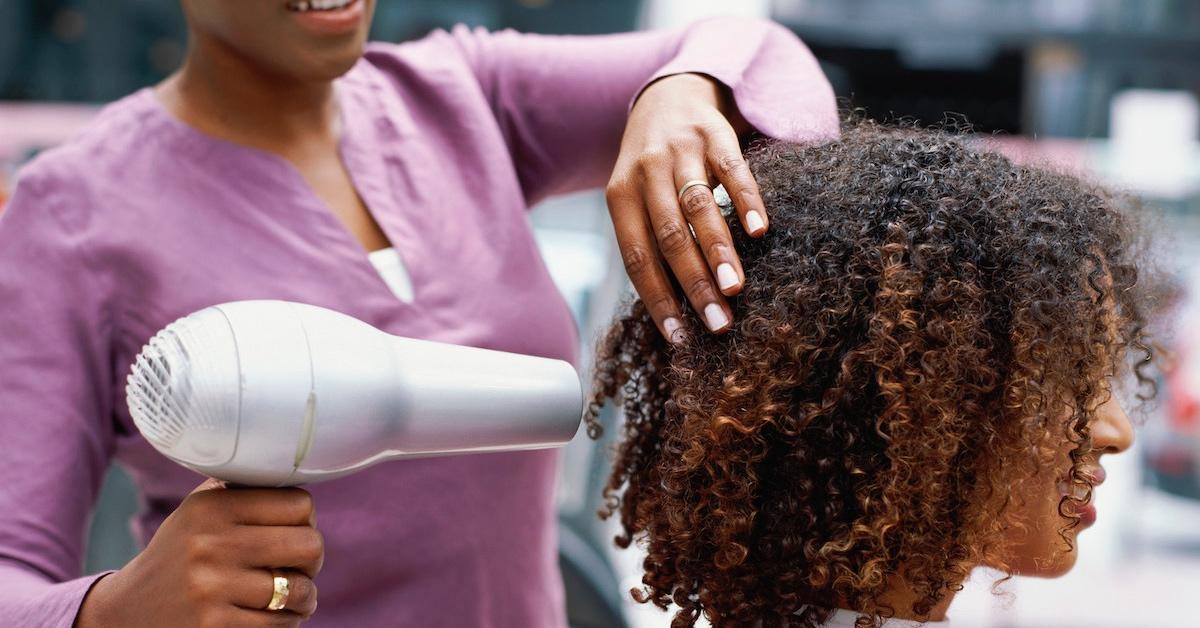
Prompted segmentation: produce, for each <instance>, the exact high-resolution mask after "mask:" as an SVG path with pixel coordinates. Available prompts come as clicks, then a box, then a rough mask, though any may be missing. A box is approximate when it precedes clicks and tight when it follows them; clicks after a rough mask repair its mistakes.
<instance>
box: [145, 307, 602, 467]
mask: <svg viewBox="0 0 1200 628" xmlns="http://www.w3.org/2000/svg"><path fill="white" fill-rule="evenodd" d="M125 392H126V397H127V400H128V402H129V411H130V414H131V415H132V416H133V420H134V422H135V423H136V424H137V427H138V429H139V430H141V432H142V435H143V436H145V438H146V440H148V441H150V443H151V444H152V445H154V447H155V448H157V449H158V450H159V451H160V452H162V453H163V454H164V455H166V456H167V457H168V458H171V459H172V460H174V461H176V462H178V463H180V464H182V465H184V466H186V467H189V468H191V469H194V470H196V471H198V472H200V473H203V474H205V475H208V476H211V477H215V478H218V479H221V480H227V481H230V482H236V483H239V484H247V485H252V486H287V485H293V484H302V483H307V482H316V481H320V480H327V479H331V478H335V477H338V476H342V475H346V474H348V473H352V472H354V471H358V470H360V469H363V468H366V467H368V466H370V465H373V464H375V463H378V462H383V461H385V460H392V459H395V458H406V457H418V456H432V455H438V454H454V453H466V452H486V451H510V450H525V449H543V448H548V447H556V446H559V445H562V444H564V443H566V442H567V441H569V440H570V439H571V438H572V437H573V436H574V435H575V432H576V431H577V429H578V427H579V421H580V419H581V416H582V410H583V391H582V389H581V387H580V382H579V376H578V375H577V374H576V372H575V369H574V368H572V366H571V365H570V364H568V363H567V362H564V361H562V360H552V359H547V358H538V357H532V356H527V355H519V354H515V353H505V352H501V351H490V350H487V349H478V348H474V347H461V346H457V345H450V344H444V343H439V342H430V341H425V340H414V339H411V338H401V337H398V336H392V335H390V334H387V333H384V332H382V331H380V330H378V329H375V328H374V327H371V326H370V325H367V324H366V323H363V322H362V321H359V320H357V319H355V318H352V317H350V316H346V315H345V314H340V313H338V312H334V311H332V310H328V309H325V308H321V307H317V306H313V305H302V304H299V303H291V302H287V301H238V302H234V303H225V304H222V305H216V306H213V307H209V308H205V309H203V310H200V311H199V312H196V313H194V314H191V315H189V316H185V317H184V318H181V319H179V320H178V321H175V322H174V323H172V324H171V325H169V326H168V327H167V328H166V329H164V330H162V331H160V332H159V333H158V334H157V335H155V336H154V338H152V339H151V340H150V342H149V343H148V344H147V345H146V346H145V347H144V348H143V349H142V352H141V354H139V355H138V357H137V360H136V361H135V363H134V365H133V369H132V371H131V372H130V374H129V377H128V380H127V384H126V387H125Z"/></svg>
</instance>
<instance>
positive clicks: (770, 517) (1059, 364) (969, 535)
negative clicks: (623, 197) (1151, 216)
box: [585, 121, 1154, 628]
mask: <svg viewBox="0 0 1200 628" xmlns="http://www.w3.org/2000/svg"><path fill="white" fill-rule="evenodd" d="M747 159H748V161H749V163H750V166H751V169H752V171H753V172H754V173H755V176H756V177H757V179H758V181H759V184H760V187H761V190H762V197H763V200H764V202H765V203H766V206H767V209H768V211H769V212H770V215H771V229H770V231H769V232H767V233H766V235H765V236H763V237H762V238H760V239H752V238H750V237H748V236H746V235H745V234H744V233H743V231H742V229H740V228H737V223H736V218H733V217H731V219H730V230H731V232H732V233H734V234H735V235H734V239H735V245H736V247H737V250H738V251H739V254H740V256H741V259H742V263H743V266H744V269H745V276H746V281H745V285H746V287H745V290H744V291H743V292H742V293H741V294H740V295H739V296H737V297H736V298H733V299H731V303H730V305H731V307H732V309H733V313H734V321H735V322H734V324H733V327H732V329H731V330H730V331H729V332H728V333H726V334H724V335H719V336H717V335H713V334H710V333H708V332H707V331H705V327H704V325H703V323H702V321H701V320H700V319H699V318H698V317H696V316H695V315H694V314H691V313H688V314H685V316H684V321H683V325H684V330H685V331H686V332H687V333H686V338H685V339H684V340H683V341H682V342H681V343H680V344H676V345H672V344H669V343H668V342H666V341H665V340H664V338H663V337H662V335H661V334H660V333H659V331H658V329H657V328H656V326H655V324H654V321H653V320H652V319H651V317H650V316H649V314H648V312H647V309H646V307H645V306H644V305H643V304H642V302H641V301H640V300H634V301H631V302H630V303H628V304H627V305H626V306H624V308H623V311H622V312H621V313H620V314H619V315H618V316H617V318H616V320H615V322H614V323H613V325H612V326H611V328H610V329H609V330H608V331H607V334H606V335H605V336H604V337H603V338H602V340H601V341H600V343H599V348H598V352H597V362H596V367H595V371H594V388H593V392H592V396H591V399H590V404H589V407H588V410H587V412H586V417H585V418H586V419H587V421H588V425H589V431H590V433H591V435H592V436H593V437H597V436H598V435H599V432H600V424H599V421H598V419H597V416H598V413H599V411H600V409H601V406H602V405H603V404H604V402H605V401H606V400H607V399H610V398H611V399H619V400H620V403H621V406H622V408H623V411H624V424H623V428H622V438H621V442H620V444H619V445H618V449H617V451H616V459H615V466H614V470H613V473H612V476H611V478H610V479H609V482H608V485H607V488H606V489H605V491H604V495H605V501H606V505H605V507H604V508H603V509H602V511H601V515H602V516H606V517H607V516H610V515H612V514H614V513H619V515H620V522H621V525H622V528H623V533H622V534H621V535H619V536H618V537H617V538H616V542H617V544H618V545H619V546H621V547H627V546H628V545H629V544H630V543H631V542H632V541H633V540H635V539H638V540H639V544H641V545H643V546H644V547H645V549H646V550H647V553H648V554H647V557H646V559H645V561H644V565H643V567H644V570H645V574H644V577H643V579H642V582H643V585H644V586H643V587H641V588H640V589H635V590H634V591H633V595H634V597H635V598H636V599H637V600H638V601H640V602H647V601H649V602H652V603H654V604H656V605H658V606H660V607H662V608H664V609H666V608H668V607H669V605H670V604H672V603H673V604H675V605H677V607H678V609H679V610H678V613H677V614H676V615H675V617H674V620H673V622H672V626H674V627H677V628H678V627H683V626H692V625H694V624H695V622H696V620H697V619H698V618H699V616H700V615H701V614H704V615H705V616H707V618H708V619H709V621H711V622H712V623H713V624H714V625H716V626H743V625H755V624H756V622H762V625H764V626H782V625H786V626H817V625H820V624H821V623H823V622H824V621H825V620H826V619H827V617H828V615H829V614H830V613H831V609H833V608H835V607H837V606H845V607H847V608H851V609H858V610H859V611H861V612H863V613H864V614H863V616H861V617H859V622H860V623H861V624H871V623H877V622H879V621H881V619H880V618H886V617H889V616H894V614H895V612H896V611H897V609H895V608H891V607H889V606H888V605H887V604H886V603H884V602H883V601H882V600H881V595H882V594H883V593H884V591H885V589H886V587H887V586H888V578H889V577H891V576H892V575H895V574H899V575H900V576H902V577H903V579H904V581H905V583H906V584H907V585H908V586H910V587H911V588H912V590H913V591H914V592H915V593H916V594H917V601H916V602H915V603H914V604H913V608H912V609H904V610H907V611H910V612H911V613H913V614H915V615H916V616H918V617H926V616H928V613H929V612H930V610H931V609H932V608H934V606H935V605H936V604H937V603H938V601H939V600H940V599H942V598H943V597H944V596H945V595H946V593H947V592H948V591H956V590H958V589H960V588H961V584H960V583H961V582H962V581H963V580H964V579H965V578H966V576H967V575H968V572H969V571H970V569H971V567H972V566H974V565H978V564H988V565H992V566H995V567H998V568H999V569H1001V570H1002V571H1009V572H1011V569H1010V568H1009V566H1008V564H1007V563H1006V562H1005V559H1004V547H1002V543H1001V542H1000V541H999V540H998V539H1000V538H1001V537H1002V535H1001V534H1000V532H1002V531H1003V529H1004V527H1005V526H1010V525H1020V524H1019V523H1018V524H1013V522H1011V521H1007V520H1006V519H1005V517H1004V516H1003V515H1004V513H1005V510H1006V509H1007V508H1009V507H1011V504H1010V502H1011V499H1012V498H1011V497H1010V493H1011V491H1010V489H1011V486H1012V485H1013V484H1014V482H1020V481H1023V479H1028V478H1032V477H1035V476H1038V474H1039V472H1040V471H1041V472H1043V473H1044V471H1042V470H1043V469H1045V468H1046V467H1047V466H1049V465H1054V464H1056V463H1055V462H1054V461H1053V460H1051V458H1050V457H1049V454H1047V453H1046V442H1047V440H1048V439H1049V440H1050V441H1051V442H1054V441H1057V442H1058V443H1059V445H1060V449H1061V448H1062V447H1061V445H1062V443H1067V448H1068V449H1070V461H1069V464H1070V466H1071V468H1070V470H1069V471H1065V470H1064V471H1063V473H1064V475H1063V477H1064V478H1066V479H1067V481H1069V482H1071V483H1074V484H1076V485H1086V486H1087V490H1086V491H1085V492H1086V497H1083V498H1080V497H1079V496H1078V495H1076V496H1075V497H1070V496H1068V497H1064V498H1063V501H1062V502H1060V503H1059V506H1058V509H1059V515H1060V516H1061V518H1062V521H1063V530H1062V532H1061V534H1062V538H1063V540H1064V541H1065V542H1066V543H1067V544H1068V547H1067V548H1065V549H1064V551H1070V550H1071V547H1070V546H1069V545H1070V543H1071V539H1070V538H1069V537H1068V536H1067V535H1066V531H1067V530H1069V529H1071V528H1072V527H1074V526H1075V525H1077V524H1078V517H1077V516H1075V515H1073V514H1072V512H1073V510H1072V509H1071V508H1068V507H1067V504H1066V502H1068V501H1072V500H1073V501H1076V502H1081V503H1087V501H1088V500H1090V495H1091V493H1090V485H1089V484H1086V480H1085V478H1083V477H1081V475H1080V468H1081V465H1082V461H1083V459H1084V458H1085V457H1086V456H1088V455H1089V454H1090V453H1091V451H1090V450H1091V443H1090V437H1089V423H1090V422H1091V419H1092V417H1093V415H1094V412H1095V409H1096V408H1097V407H1098V405H1099V404H1100V403H1102V402H1103V401H1105V400H1106V399H1107V395H1110V394H1112V393H1111V392H1110V391H1109V390H1108V385H1107V382H1108V381H1109V380H1110V379H1111V378H1114V377H1116V376H1117V375H1118V371H1119V370H1123V369H1124V368H1125V367H1126V366H1129V365H1131V364H1132V365H1133V368H1132V369H1130V372H1132V373H1133V374H1134V376H1135V377H1134V378H1133V379H1134V380H1135V381H1136V385H1137V386H1138V388H1139V397H1143V398H1148V397H1149V396H1152V395H1153V393H1154V386H1153V381H1152V380H1151V379H1150V378H1149V377H1148V376H1147V375H1145V374H1144V373H1143V371H1142V369H1143V367H1145V366H1146V365H1147V364H1148V363H1149V362H1150V360H1151V358H1152V355H1151V350H1150V348H1149V344H1148V342H1147V341H1146V338H1145V334H1146V332H1145V326H1146V317H1147V313H1146V310H1145V308H1146V305H1145V303H1144V302H1143V298H1144V297H1145V296H1146V293H1145V289H1144V287H1143V286H1141V285H1139V282H1138V274H1139V271H1138V265H1137V263H1136V257H1137V255H1138V253H1137V251H1138V250H1139V249H1138V247H1136V246H1135V244H1136V242H1137V241H1138V240H1136V239H1135V235H1136V234H1137V233H1138V230H1137V229H1135V228H1134V225H1133V222H1132V219H1131V216H1130V215H1129V212H1127V211H1124V210H1122V208H1121V207H1122V206H1123V205H1122V203H1119V202H1118V200H1119V199H1117V198H1116V197H1114V196H1113V195H1111V194H1108V193H1106V192H1105V191H1103V190H1102V189H1099V188H1097V187H1095V186H1092V185H1090V184H1087V183H1084V182H1081V181H1079V180H1077V179H1075V178H1072V177H1070V176H1066V175H1062V174H1056V173H1053V172H1049V171H1045V170H1040V169H1035V168H1030V167H1022V166H1018V165H1014V164H1013V163H1012V162H1010V161H1009V160H1008V159H1006V158H1005V157H1003V156H1000V155H998V154H995V153H992V152H988V151H986V150H981V149H979V148H978V147H977V146H976V145H975V144H973V143H972V141H971V140H969V139H967V138H965V137H962V136H959V135H957V134H954V133H951V132H947V131H935V130H920V129H914V128H890V127H886V126H882V125H879V124H875V123H870V122H862V121H848V122H846V123H845V124H844V128H843V132H842V136H841V138H840V140H838V141H835V142H831V143H828V144H824V145H820V146H805V145H796V144H790V143H785V142H779V141H768V142H767V143H764V144H759V145H756V146H755V147H753V148H752V149H751V150H750V151H749V153H748V155H747ZM1131 350H1132V351H1131ZM1055 472H1056V473H1058V472H1059V470H1055Z"/></svg>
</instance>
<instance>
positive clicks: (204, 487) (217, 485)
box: [188, 478, 225, 495]
mask: <svg viewBox="0 0 1200 628" xmlns="http://www.w3.org/2000/svg"><path fill="white" fill-rule="evenodd" d="M221 488H225V481H224V480H218V479H216V478H207V479H205V480H204V481H203V482H201V483H200V486H197V487H196V488H194V489H192V492H191V493H188V495H194V494H196V493H199V492H201V491H211V490H215V489H221Z"/></svg>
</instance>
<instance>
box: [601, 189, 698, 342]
mask: <svg viewBox="0 0 1200 628" xmlns="http://www.w3.org/2000/svg"><path fill="white" fill-rule="evenodd" d="M606 197H607V200H608V211H609V213H610V214H612V219H613V229H614V231H615V232H616V236H617V247H618V248H619V249H620V250H621V261H622V262H624V264H625V272H626V274H628V275H629V280H630V281H631V282H632V283H633V289H634V290H636V291H637V293H638V296H639V297H641V299H642V303H644V304H645V305H646V309H647V310H648V311H649V312H650V317H651V318H653V319H654V322H655V323H657V324H658V329H659V332H661V333H662V335H663V337H664V338H666V339H667V340H668V341H670V342H679V341H681V340H683V326H682V323H681V322H680V320H681V319H680V314H679V301H678V300H677V299H676V298H675V291H674V289H673V288H672V287H671V282H670V280H669V279H668V278H667V274H666V271H665V270H664V269H663V266H662V264H661V263H660V262H659V259H658V254H657V253H656V251H657V250H658V247H657V246H656V245H655V244H654V235H653V233H652V232H651V231H650V223H649V221H648V219H647V217H646V208H645V205H644V204H643V202H642V199H641V196H640V195H639V194H637V193H636V192H634V191H633V190H632V187H628V188H627V187H625V186H621V185H609V188H608V191H607V193H606Z"/></svg>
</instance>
